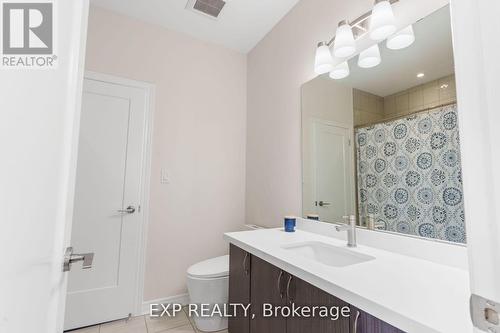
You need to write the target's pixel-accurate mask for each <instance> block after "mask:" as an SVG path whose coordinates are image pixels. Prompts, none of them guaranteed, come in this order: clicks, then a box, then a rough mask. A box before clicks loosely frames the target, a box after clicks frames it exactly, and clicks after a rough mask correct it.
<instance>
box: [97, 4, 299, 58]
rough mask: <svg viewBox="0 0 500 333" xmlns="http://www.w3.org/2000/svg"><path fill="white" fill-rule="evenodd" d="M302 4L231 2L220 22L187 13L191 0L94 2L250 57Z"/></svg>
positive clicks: (224, 9) (221, 15)
mask: <svg viewBox="0 0 500 333" xmlns="http://www.w3.org/2000/svg"><path fill="white" fill-rule="evenodd" d="M298 1H299V0H264V1H262V0H231V1H228V2H227V4H226V5H225V6H224V8H223V9H222V12H221V14H220V15H219V18H218V19H213V18H211V17H207V16H204V15H203V14H199V13H196V12H193V11H191V10H188V9H186V4H187V2H188V0H91V4H92V5H95V6H100V7H104V8H107V9H110V10H113V11H116V12H118V13H121V14H124V15H128V16H131V17H135V18H137V19H140V20H143V21H146V22H148V23H152V24H157V25H161V26H163V27H165V28H168V29H171V30H175V31H179V32H183V33H186V34H188V35H191V36H193V37H196V38H199V39H201V40H204V41H207V42H212V43H215V44H219V45H222V46H225V47H228V48H230V49H234V50H237V51H239V52H242V53H247V52H249V51H250V50H251V49H252V48H253V47H254V46H255V45H257V43H258V42H259V41H260V40H261V39H262V38H263V37H264V36H265V35H266V34H267V33H268V32H269V31H271V30H272V28H273V27H274V26H275V25H276V24H277V23H278V22H279V21H280V20H281V19H282V18H283V17H284V16H285V15H286V14H287V13H288V11H289V10H290V9H292V7H293V6H294V5H295V4H296V3H297V2H298Z"/></svg>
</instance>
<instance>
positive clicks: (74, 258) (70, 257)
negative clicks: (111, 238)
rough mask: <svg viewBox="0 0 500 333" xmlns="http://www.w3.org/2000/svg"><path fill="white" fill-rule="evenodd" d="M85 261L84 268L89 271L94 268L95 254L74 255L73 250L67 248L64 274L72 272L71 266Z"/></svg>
mask: <svg viewBox="0 0 500 333" xmlns="http://www.w3.org/2000/svg"><path fill="white" fill-rule="evenodd" d="M78 261H83V264H82V268H83V269H89V268H92V262H93V261H94V253H82V254H78V253H75V254H73V248H72V247H68V248H66V252H65V253H64V264H63V272H69V271H70V270H71V264H72V263H75V262H78Z"/></svg>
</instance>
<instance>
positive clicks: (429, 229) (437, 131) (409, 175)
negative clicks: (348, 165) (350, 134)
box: [355, 105, 465, 243]
mask: <svg viewBox="0 0 500 333" xmlns="http://www.w3.org/2000/svg"><path fill="white" fill-rule="evenodd" d="M457 118H458V117H457V106H456V105H451V106H446V107H441V108H436V109H433V110H430V111H429V112H423V113H419V114H416V115H411V116H408V117H407V118H403V119H398V120H394V121H389V122H386V123H381V124H377V125H373V126H370V127H364V128H358V129H357V130H356V132H355V135H356V141H357V175H358V179H357V187H358V207H359V211H358V213H359V215H360V220H361V221H364V220H366V217H367V216H369V215H371V216H373V218H374V219H375V222H376V224H377V226H379V228H380V229H385V230H389V231H394V232H399V233H405V234H410V235H416V236H422V237H427V238H435V239H441V240H446V241H451V242H457V243H465V220H464V207H463V190H462V172H461V163H460V142H459V135H458V124H457V122H458V119H457Z"/></svg>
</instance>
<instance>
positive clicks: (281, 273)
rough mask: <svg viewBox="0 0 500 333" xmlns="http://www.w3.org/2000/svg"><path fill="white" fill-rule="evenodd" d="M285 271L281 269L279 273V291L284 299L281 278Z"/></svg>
mask: <svg viewBox="0 0 500 333" xmlns="http://www.w3.org/2000/svg"><path fill="white" fill-rule="evenodd" d="M283 274H284V273H283V271H281V270H280V275H278V292H279V294H280V298H281V299H283V296H284V295H283V292H282V291H281V278H282V277H283Z"/></svg>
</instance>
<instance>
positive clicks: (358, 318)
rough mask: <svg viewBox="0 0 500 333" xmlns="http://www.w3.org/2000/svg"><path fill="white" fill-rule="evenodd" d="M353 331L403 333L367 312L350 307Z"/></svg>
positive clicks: (354, 332)
mask: <svg viewBox="0 0 500 333" xmlns="http://www.w3.org/2000/svg"><path fill="white" fill-rule="evenodd" d="M351 318H352V319H351V323H352V330H351V332H353V333H405V332H404V331H402V330H400V329H399V328H396V327H394V326H392V325H389V324H388V323H386V322H384V321H382V320H380V319H378V318H377V317H374V316H372V315H371V314H369V313H366V312H364V311H361V310H359V309H356V308H354V307H353V308H352V316H351Z"/></svg>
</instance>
